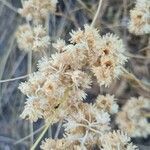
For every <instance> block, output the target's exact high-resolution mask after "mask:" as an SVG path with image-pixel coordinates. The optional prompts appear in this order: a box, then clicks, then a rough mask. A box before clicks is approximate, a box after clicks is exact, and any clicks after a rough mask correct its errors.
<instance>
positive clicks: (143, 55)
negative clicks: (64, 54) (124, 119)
mask: <svg viewBox="0 0 150 150" xmlns="http://www.w3.org/2000/svg"><path fill="white" fill-rule="evenodd" d="M134 2H135V1H134V0H105V1H103V5H102V9H101V13H100V16H99V18H98V20H97V23H96V27H97V28H98V29H100V31H101V34H105V33H107V32H111V33H116V34H117V35H118V36H120V37H121V38H122V39H123V41H124V43H125V45H126V49H127V52H126V55H127V56H128V57H129V58H130V59H129V61H128V63H127V64H126V68H127V69H128V70H129V71H130V72H132V73H133V74H134V75H135V76H136V77H137V78H139V79H140V80H142V81H143V82H145V83H146V82H149V81H150V37H149V35H144V36H135V35H132V34H130V33H129V32H128V29H127V23H128V20H129V10H130V9H131V8H133V7H134ZM97 5H98V0H59V3H58V5H57V12H56V14H55V15H49V20H48V28H49V35H50V36H51V42H54V41H56V39H58V38H63V39H66V40H67V39H68V38H69V32H70V31H71V30H72V29H74V30H76V29H77V28H78V27H81V28H82V27H83V25H84V24H86V23H90V22H91V21H92V18H93V16H94V14H95V11H96V9H97ZM21 7H22V3H21V0H0V150H28V149H29V146H30V143H31V135H30V134H31V131H30V130H29V128H30V123H29V121H25V120H22V119H21V118H20V117H19V115H20V113H21V112H22V111H23V108H24V102H25V96H24V95H23V94H21V92H20V91H19V90H18V85H19V83H20V82H21V81H25V80H26V79H27V54H26V53H25V52H24V51H21V50H19V48H18V46H17V43H16V39H15V33H16V30H17V28H18V26H19V25H20V24H23V23H24V22H25V19H24V18H22V17H21V16H20V15H19V14H18V13H17V9H18V8H21ZM50 49H53V48H52V47H50ZM39 58H40V56H39V55H38V54H33V61H32V71H35V70H36V63H37V61H38V60H39ZM107 92H109V93H110V94H115V95H116V97H117V98H118V99H119V101H118V103H119V105H120V106H122V105H123V104H124V103H125V101H126V99H128V98H130V97H131V96H139V95H143V96H150V95H149V94H150V93H147V92H145V91H142V90H141V89H136V88H135V87H133V86H131V85H130V84H129V83H128V82H127V81H126V80H125V79H124V78H122V77H120V79H119V80H117V81H114V83H113V85H112V86H111V87H110V88H109V89H107V88H99V87H98V85H97V84H96V83H94V84H93V88H92V89H90V90H88V91H87V93H88V97H87V101H92V100H93V99H94V98H95V97H96V96H97V95H98V93H101V94H105V93H107ZM42 125H43V122H42V120H39V121H38V122H36V123H34V125H33V129H34V130H33V133H34V140H35V139H36V138H37V136H38V134H39V133H40V130H41V128H40V127H42ZM56 128H57V124H55V125H53V126H52V130H49V132H48V133H46V135H45V137H48V136H54V133H55V129H56ZM33 133H32V134H33ZM60 136H61V135H60ZM133 141H134V143H135V144H136V145H138V146H139V147H140V149H141V150H149V149H150V141H149V138H147V139H141V138H135V139H133ZM37 149H38V148H37Z"/></svg>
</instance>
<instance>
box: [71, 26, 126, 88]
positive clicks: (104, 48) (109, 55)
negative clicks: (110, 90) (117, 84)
mask: <svg viewBox="0 0 150 150" xmlns="http://www.w3.org/2000/svg"><path fill="white" fill-rule="evenodd" d="M70 35H71V38H70V42H71V43H73V44H75V45H78V44H82V45H84V47H85V49H84V50H85V53H84V54H85V56H86V57H87V58H86V61H87V62H86V65H89V68H90V70H92V72H93V73H94V75H95V76H96V77H97V80H98V82H99V84H100V85H105V86H109V85H110V84H111V83H112V81H113V79H115V78H116V77H118V76H119V75H120V74H121V66H122V65H123V64H124V63H125V62H126V60H127V58H126V57H125V56H124V54H123V53H124V51H125V48H124V44H123V42H122V40H121V39H119V37H117V36H116V35H113V34H110V33H108V34H106V35H104V36H100V35H99V31H98V30H97V29H94V28H92V27H90V26H88V25H85V26H84V31H82V30H81V29H79V30H78V31H72V32H71V33H70Z"/></svg>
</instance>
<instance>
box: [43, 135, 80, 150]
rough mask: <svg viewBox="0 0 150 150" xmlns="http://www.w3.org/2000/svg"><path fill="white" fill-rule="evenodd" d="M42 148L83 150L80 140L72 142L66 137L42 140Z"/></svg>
mask: <svg viewBox="0 0 150 150" xmlns="http://www.w3.org/2000/svg"><path fill="white" fill-rule="evenodd" d="M41 149H42V150H81V147H80V145H79V142H70V141H68V140H66V139H64V138H63V139H57V140H54V139H46V140H45V142H42V145H41Z"/></svg>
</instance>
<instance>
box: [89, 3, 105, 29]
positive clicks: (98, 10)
mask: <svg viewBox="0 0 150 150" xmlns="http://www.w3.org/2000/svg"><path fill="white" fill-rule="evenodd" d="M102 2H103V0H100V1H99V5H98V9H97V11H96V14H95V16H94V19H93V21H92V23H91V26H92V27H94V26H95V23H96V20H97V18H98V16H99V13H100V9H101V6H102Z"/></svg>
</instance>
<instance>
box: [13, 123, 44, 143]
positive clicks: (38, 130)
mask: <svg viewBox="0 0 150 150" xmlns="http://www.w3.org/2000/svg"><path fill="white" fill-rule="evenodd" d="M44 127H45V125H43V126H42V127H40V128H39V129H37V130H36V131H34V132H33V133H31V134H29V135H28V136H26V137H24V138H22V139H20V140H18V141H16V142H15V143H14V145H17V144H19V143H22V142H23V141H25V140H27V139H28V138H30V137H31V136H33V135H35V134H37V133H39V132H40V131H41V130H42V129H43V128H44Z"/></svg>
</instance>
